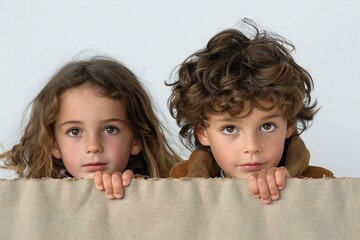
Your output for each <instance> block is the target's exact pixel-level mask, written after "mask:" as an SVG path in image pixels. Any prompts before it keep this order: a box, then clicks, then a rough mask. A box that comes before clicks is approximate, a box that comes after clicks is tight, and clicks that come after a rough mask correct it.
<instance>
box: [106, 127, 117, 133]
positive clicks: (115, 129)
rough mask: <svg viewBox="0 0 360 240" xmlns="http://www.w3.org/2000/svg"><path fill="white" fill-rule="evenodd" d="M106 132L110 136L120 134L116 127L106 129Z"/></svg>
mask: <svg viewBox="0 0 360 240" xmlns="http://www.w3.org/2000/svg"><path fill="white" fill-rule="evenodd" d="M104 131H105V132H106V133H109V134H116V133H118V132H119V129H117V128H116V127H106V128H105V129H104Z"/></svg>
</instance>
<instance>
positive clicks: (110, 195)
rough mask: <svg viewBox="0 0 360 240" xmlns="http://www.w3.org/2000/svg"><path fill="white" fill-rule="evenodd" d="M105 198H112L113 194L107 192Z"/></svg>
mask: <svg viewBox="0 0 360 240" xmlns="http://www.w3.org/2000/svg"><path fill="white" fill-rule="evenodd" d="M106 198H108V199H114V195H112V194H110V193H108V194H106Z"/></svg>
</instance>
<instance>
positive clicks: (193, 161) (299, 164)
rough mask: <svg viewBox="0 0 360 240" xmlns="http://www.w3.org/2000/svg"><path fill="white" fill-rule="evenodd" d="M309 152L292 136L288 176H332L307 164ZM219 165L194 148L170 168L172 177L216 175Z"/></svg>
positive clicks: (299, 140) (287, 155) (299, 139)
mask: <svg viewBox="0 0 360 240" xmlns="http://www.w3.org/2000/svg"><path fill="white" fill-rule="evenodd" d="M309 159H310V153H309V151H308V150H307V148H306V146H305V144H304V142H303V141H302V140H301V138H300V137H298V136H297V137H293V138H292V139H291V141H290V143H289V146H288V149H287V153H286V161H285V167H286V169H287V170H288V171H289V174H290V177H309V178H322V177H324V176H325V177H333V173H332V172H331V171H329V170H327V169H325V168H322V167H316V166H309ZM219 172H220V167H219V165H218V164H217V163H216V161H215V160H214V158H213V157H212V155H211V154H210V153H208V152H205V151H203V150H195V151H193V152H192V153H191V155H190V158H189V160H187V161H182V162H179V163H177V164H176V165H175V166H174V167H172V169H171V170H170V173H169V175H170V177H172V178H181V177H189V178H197V177H204V178H209V177H217V176H219Z"/></svg>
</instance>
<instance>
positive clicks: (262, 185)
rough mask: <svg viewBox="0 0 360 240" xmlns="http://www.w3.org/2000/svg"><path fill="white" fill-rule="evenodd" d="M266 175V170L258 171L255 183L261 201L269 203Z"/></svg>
mask: <svg viewBox="0 0 360 240" xmlns="http://www.w3.org/2000/svg"><path fill="white" fill-rule="evenodd" d="M266 176H267V171H260V172H259V173H258V179H257V185H258V188H259V192H260V198H261V201H262V202H263V203H264V204H269V203H271V195H270V190H269V186H268V182H267V178H266Z"/></svg>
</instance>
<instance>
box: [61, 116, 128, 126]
mask: <svg viewBox="0 0 360 240" xmlns="http://www.w3.org/2000/svg"><path fill="white" fill-rule="evenodd" d="M101 122H102V123H109V122H121V123H126V120H123V119H121V118H109V119H104V120H102V121H101ZM82 123H83V121H77V120H69V121H66V122H63V123H60V124H59V126H60V127H61V126H64V125H68V124H82Z"/></svg>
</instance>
